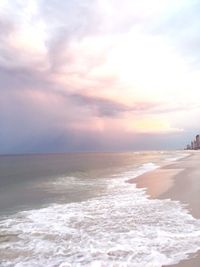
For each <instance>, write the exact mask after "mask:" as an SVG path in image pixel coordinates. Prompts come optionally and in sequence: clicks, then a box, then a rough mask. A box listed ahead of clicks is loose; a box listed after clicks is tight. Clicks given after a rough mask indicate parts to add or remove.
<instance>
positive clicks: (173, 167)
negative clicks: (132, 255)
mask: <svg viewBox="0 0 200 267" xmlns="http://www.w3.org/2000/svg"><path fill="white" fill-rule="evenodd" d="M199 165H200V153H199V152H192V153H191V154H190V155H189V156H187V157H185V158H182V159H179V160H177V161H174V162H172V163H170V164H168V165H165V166H162V167H160V168H158V169H156V170H154V171H150V172H148V173H145V174H143V175H141V176H138V177H136V178H134V179H130V180H128V182H129V183H134V184H136V186H137V187H138V188H145V190H146V193H147V195H148V196H149V197H150V198H157V199H171V200H177V201H180V202H181V203H182V204H184V205H186V207H187V210H188V211H189V212H190V213H191V214H192V216H193V217H194V218H196V219H200V209H199V207H200V198H199V196H200V168H199ZM161 177H162V179H161ZM168 266H173V267H199V266H200V251H199V252H197V253H196V254H192V255H191V258H189V259H186V260H182V261H181V262H180V263H178V264H175V265H168ZM163 267H164V266H163Z"/></svg>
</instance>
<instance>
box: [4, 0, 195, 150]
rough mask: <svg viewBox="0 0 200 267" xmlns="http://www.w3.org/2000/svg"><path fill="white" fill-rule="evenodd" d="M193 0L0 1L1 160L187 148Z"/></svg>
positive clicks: (191, 121)
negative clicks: (48, 154)
mask: <svg viewBox="0 0 200 267" xmlns="http://www.w3.org/2000/svg"><path fill="white" fill-rule="evenodd" d="M199 14H200V1H199V0H140V1H138V0H123V1H121V0H65V1H61V0H48V1H45V0H0V154H7V153H9V154H10V153H32V152H33V153H39V152H66V151H127V150H128V151H129V150H157V149H179V148H183V147H184V146H185V145H186V144H187V143H188V142H190V141H191V138H193V137H194V136H195V135H196V134H197V133H198V132H200V125H199V120H200V49H199V45H200V16H199Z"/></svg>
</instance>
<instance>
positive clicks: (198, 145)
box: [196, 134, 200, 149]
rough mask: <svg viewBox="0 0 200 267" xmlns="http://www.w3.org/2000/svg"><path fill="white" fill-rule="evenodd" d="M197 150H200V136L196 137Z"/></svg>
mask: <svg viewBox="0 0 200 267" xmlns="http://www.w3.org/2000/svg"><path fill="white" fill-rule="evenodd" d="M196 149H200V137H199V134H197V135H196Z"/></svg>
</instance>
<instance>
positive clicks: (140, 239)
mask: <svg viewBox="0 0 200 267" xmlns="http://www.w3.org/2000/svg"><path fill="white" fill-rule="evenodd" d="M59 156H60V155H59ZM64 156H65V155H64ZM78 156H79V160H80V158H81V157H82V161H81V160H80V161H81V164H82V167H81V168H80V167H79V168H78V167H77V166H78V164H77V163H76V164H77V166H76V168H74V169H73V170H69V169H70V168H68V170H67V171H66V173H65V175H64V174H63V175H61V174H60V173H59V175H58V176H55V174H54V175H52V176H50V175H49V174H48V175H47V176H46V177H44V176H42V177H41V179H39V177H37V179H33V180H31V179H30V178H29V182H27V181H26V182H24V183H22V182H21V187H23V186H27V184H29V185H31V188H30V191H31V189H32V190H33V192H37V194H38V195H39V194H43V198H44V199H45V201H44V202H43V203H42V201H41V199H43V198H41V199H40V202H41V204H40V207H38V206H37V205H38V202H37V201H36V202H34V203H36V204H37V205H36V206H37V208H35V207H34V208H33V207H31V206H30V205H25V206H26V211H22V206H20V205H15V206H13V207H14V208H13V209H12V214H11V213H8V209H4V212H2V217H1V218H2V219H1V221H0V259H1V261H2V262H1V265H0V266H2V267H5V266H9V267H11V266H16V267H25V266H26V267H32V266H33V267H34V266H37V267H40V266H41V267H43V266H49V267H57V266H60V267H64V266H142V267H144V266H154V267H156V266H162V265H164V264H165V265H166V264H173V263H176V262H179V261H180V260H181V259H184V258H186V257H188V255H189V254H190V253H194V252H196V251H197V250H198V249H199V248H200V221H199V220H197V219H194V218H193V217H192V216H191V215H190V214H189V213H188V212H187V210H186V209H185V207H183V205H182V204H181V203H179V202H175V201H171V200H169V199H168V200H157V199H149V198H148V196H147V195H146V193H145V191H144V190H143V189H138V188H136V187H135V185H134V184H129V183H127V182H126V181H127V180H128V179H130V178H134V177H137V176H138V175H140V174H142V173H145V172H148V171H150V170H153V169H156V168H158V167H159V166H161V165H163V164H167V163H169V162H171V161H174V160H176V159H178V158H180V157H183V156H186V154H184V153H183V152H151V153H150V152H148V153H147V152H143V153H127V154H126V153H121V154H108V155H104V154H95V155H94V154H93V155H91V154H90V155H89V157H90V160H88V158H87V159H86V158H85V159H84V157H87V155H84V154H82V155H81V156H80V155H78ZM95 156H96V158H95ZM73 157H75V155H73ZM98 157H99V158H98ZM109 157H110V160H109ZM61 158H62V157H61ZM92 158H93V162H95V163H96V165H94V166H93V165H92ZM97 158H98V159H97ZM51 160H52V158H51ZM62 160H63V159H62ZM65 160H66V158H65ZM84 160H85V163H84ZM97 161H98V163H97ZM111 162H112V164H111ZM59 164H60V163H59ZM67 164H68V165H70V164H69V162H68V163H66V165H67ZM84 164H85V165H84ZM89 165H91V167H89ZM54 166H55V165H54ZM43 168H44V166H43ZM54 171H55V170H54ZM37 172H38V170H37ZM67 174H68V175H67ZM161 179H162V177H161ZM26 183H27V184H26ZM24 184H25V185H24ZM5 188H6V187H5ZM7 188H9V186H7ZM68 192H73V194H72V195H73V197H72V195H70V194H68ZM33 195H34V194H33ZM24 199H26V197H25V198H24ZM47 200H48V201H49V202H48V201H47ZM52 200H54V201H52ZM32 206H34V205H33V204H32ZM14 210H15V211H14ZM19 210H21V211H19Z"/></svg>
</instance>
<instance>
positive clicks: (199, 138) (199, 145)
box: [186, 134, 200, 150]
mask: <svg viewBox="0 0 200 267" xmlns="http://www.w3.org/2000/svg"><path fill="white" fill-rule="evenodd" d="M186 149H187V150H190V149H192V150H198V149H199V150H200V135H199V134H197V135H196V137H195V139H194V140H193V141H192V142H191V145H187V146H186Z"/></svg>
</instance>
